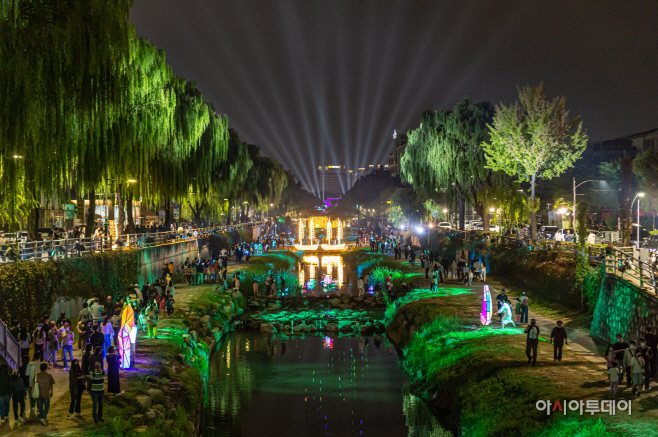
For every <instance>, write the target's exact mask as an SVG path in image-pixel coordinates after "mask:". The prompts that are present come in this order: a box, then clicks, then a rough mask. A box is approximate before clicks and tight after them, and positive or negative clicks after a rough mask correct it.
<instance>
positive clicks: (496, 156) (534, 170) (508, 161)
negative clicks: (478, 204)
mask: <svg viewBox="0 0 658 437" xmlns="http://www.w3.org/2000/svg"><path fill="white" fill-rule="evenodd" d="M565 101H566V99H565V98H564V97H556V98H554V99H553V101H551V102H548V101H547V100H546V94H545V93H544V85H543V84H540V85H539V86H537V87H530V86H527V87H526V88H523V89H519V101H518V102H515V103H514V104H513V105H511V106H505V105H502V104H501V105H500V106H497V107H496V114H495V115H494V119H493V123H492V124H491V125H490V126H489V130H490V135H491V141H490V142H489V143H484V144H482V146H483V147H484V151H485V153H486V155H487V165H488V166H489V168H492V169H494V170H500V171H504V172H505V173H507V174H509V175H510V176H514V177H517V178H518V179H519V180H521V181H530V180H531V179H532V176H533V175H536V176H537V177H538V178H542V179H552V178H554V177H556V176H559V175H560V174H562V173H564V171H566V170H567V169H568V168H570V167H572V166H573V164H574V162H576V160H577V159H578V158H580V156H581V155H582V153H583V152H584V150H585V147H586V146H587V134H586V133H585V132H584V131H583V128H582V122H581V121H580V117H576V118H574V119H572V120H569V119H568V116H569V111H567V110H566V109H565V108H564V104H565Z"/></svg>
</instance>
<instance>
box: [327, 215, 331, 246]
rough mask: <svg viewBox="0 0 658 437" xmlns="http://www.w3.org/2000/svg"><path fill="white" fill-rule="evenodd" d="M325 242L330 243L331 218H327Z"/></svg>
mask: <svg viewBox="0 0 658 437" xmlns="http://www.w3.org/2000/svg"><path fill="white" fill-rule="evenodd" d="M327 244H331V218H328V219H327Z"/></svg>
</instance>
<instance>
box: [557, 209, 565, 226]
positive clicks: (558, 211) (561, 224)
mask: <svg viewBox="0 0 658 437" xmlns="http://www.w3.org/2000/svg"><path fill="white" fill-rule="evenodd" d="M557 213H558V214H562V220H560V227H562V226H564V215H565V214H566V213H567V209H566V208H560V209H558V210H557Z"/></svg>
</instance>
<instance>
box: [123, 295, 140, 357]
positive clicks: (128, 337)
mask: <svg viewBox="0 0 658 437" xmlns="http://www.w3.org/2000/svg"><path fill="white" fill-rule="evenodd" d="M136 341H137V325H136V324H135V311H133V308H132V306H131V305H130V301H128V303H127V304H126V306H125V307H124V308H123V311H122V312H121V328H120V329H119V355H121V368H122V369H128V368H130V367H132V365H133V364H134V361H135V342H136Z"/></svg>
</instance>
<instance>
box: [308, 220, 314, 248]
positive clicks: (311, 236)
mask: <svg viewBox="0 0 658 437" xmlns="http://www.w3.org/2000/svg"><path fill="white" fill-rule="evenodd" d="M313 240H315V225H314V224H313V219H310V220H309V221H308V244H313Z"/></svg>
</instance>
